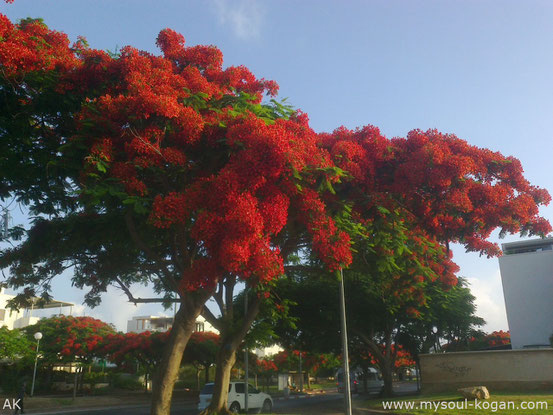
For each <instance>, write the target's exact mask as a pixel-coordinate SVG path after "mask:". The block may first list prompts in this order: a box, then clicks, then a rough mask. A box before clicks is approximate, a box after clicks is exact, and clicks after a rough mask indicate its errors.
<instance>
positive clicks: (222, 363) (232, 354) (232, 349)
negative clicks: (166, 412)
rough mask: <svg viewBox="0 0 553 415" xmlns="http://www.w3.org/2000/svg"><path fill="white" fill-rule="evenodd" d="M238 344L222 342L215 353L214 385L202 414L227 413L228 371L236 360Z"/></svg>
mask: <svg viewBox="0 0 553 415" xmlns="http://www.w3.org/2000/svg"><path fill="white" fill-rule="evenodd" d="M237 349H238V346H236V345H234V344H233V343H232V342H229V343H223V344H221V347H220V349H219V352H218V353H217V366H216V369H215V387H214V389H213V397H212V398H211V404H210V405H209V407H207V408H206V409H205V410H204V411H202V412H201V414H202V415H207V414H224V413H229V411H228V409H227V404H228V402H227V400H228V385H229V382H230V372H231V370H232V367H233V366H234V363H235V362H236V350H237Z"/></svg>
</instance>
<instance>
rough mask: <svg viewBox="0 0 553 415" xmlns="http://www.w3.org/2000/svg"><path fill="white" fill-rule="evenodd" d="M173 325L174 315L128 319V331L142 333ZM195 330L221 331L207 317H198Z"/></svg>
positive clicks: (164, 328) (161, 329)
mask: <svg viewBox="0 0 553 415" xmlns="http://www.w3.org/2000/svg"><path fill="white" fill-rule="evenodd" d="M171 327H173V317H167V316H136V317H133V318H132V320H128V321H127V333H130V332H134V333H142V332H143V331H167V330H169V329H170V328H171ZM194 331H212V332H214V333H219V331H218V330H217V329H215V328H214V327H213V326H212V325H211V324H209V323H208V322H207V321H206V320H205V318H203V317H202V316H199V317H198V318H197V319H196V325H195V328H194Z"/></svg>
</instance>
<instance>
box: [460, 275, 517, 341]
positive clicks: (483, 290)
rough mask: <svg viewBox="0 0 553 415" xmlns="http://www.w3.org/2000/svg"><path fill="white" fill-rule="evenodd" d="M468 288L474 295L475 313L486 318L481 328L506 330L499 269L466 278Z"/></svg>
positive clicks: (488, 330)
mask: <svg viewBox="0 0 553 415" xmlns="http://www.w3.org/2000/svg"><path fill="white" fill-rule="evenodd" d="M467 280H468V282H469V283H470V290H471V292H472V294H473V295H474V296H475V297H476V300H475V303H476V306H477V309H476V314H477V315H478V316H480V317H482V318H483V319H484V320H486V325H485V326H484V327H483V330H484V331H486V332H492V331H495V330H508V329H509V326H508V324H507V314H506V311H505V300H504V298H503V286H502V285H501V274H500V273H499V270H497V271H496V272H494V273H493V274H492V275H491V276H489V277H485V278H467Z"/></svg>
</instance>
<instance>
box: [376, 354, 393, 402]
mask: <svg viewBox="0 0 553 415" xmlns="http://www.w3.org/2000/svg"><path fill="white" fill-rule="evenodd" d="M391 363H392V362H391V361H390V359H389V357H388V356H384V358H383V359H382V361H381V362H379V367H380V371H381V372H382V379H383V380H384V390H383V396H384V397H387V398H389V397H391V396H393V395H394V388H393V374H392V373H393V372H392V364H391Z"/></svg>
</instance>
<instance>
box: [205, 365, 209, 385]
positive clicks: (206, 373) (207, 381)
mask: <svg viewBox="0 0 553 415" xmlns="http://www.w3.org/2000/svg"><path fill="white" fill-rule="evenodd" d="M204 368H205V383H209V366H208V365H205V366H204Z"/></svg>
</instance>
